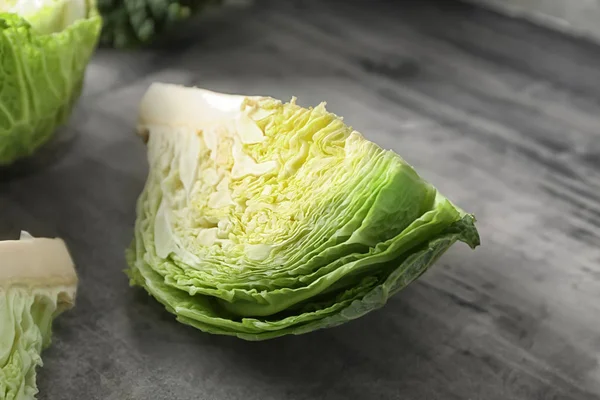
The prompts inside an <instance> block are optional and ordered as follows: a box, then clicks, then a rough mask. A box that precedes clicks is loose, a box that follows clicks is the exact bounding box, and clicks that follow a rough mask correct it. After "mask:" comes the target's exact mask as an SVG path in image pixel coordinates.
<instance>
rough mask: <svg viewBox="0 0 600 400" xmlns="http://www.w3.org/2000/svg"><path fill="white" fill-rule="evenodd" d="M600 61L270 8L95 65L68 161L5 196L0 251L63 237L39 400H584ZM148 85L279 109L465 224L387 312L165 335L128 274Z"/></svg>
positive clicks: (512, 38) (598, 380) (592, 305)
mask: <svg viewBox="0 0 600 400" xmlns="http://www.w3.org/2000/svg"><path fill="white" fill-rule="evenodd" d="M598 65H600V49H599V48H598V47H595V46H593V45H590V44H587V43H583V42H578V41H576V40H573V39H568V38H565V37H562V36H560V35H559V34H557V33H553V32H549V31H545V30H543V29H540V28H536V27H533V26H530V25H528V24H526V23H524V22H520V21H513V20H510V19H507V18H504V17H500V16H498V15H496V14H494V13H491V12H487V11H483V10H479V9H477V8H474V7H471V6H466V5H461V4H459V3H454V2H448V1H438V2H436V1H420V2H416V1H415V2H408V1H406V2H405V1H397V2H384V1H367V0H364V1H360V0H353V1H343V2H342V1H333V0H330V1H320V0H307V1H294V2H281V1H275V0H273V1H267V2H261V3H259V4H255V5H250V6H249V7H237V8H231V9H227V10H225V11H223V13H221V14H218V15H215V16H213V17H210V18H206V19H204V20H201V21H200V23H197V24H191V25H188V26H187V27H185V29H183V30H182V31H181V32H180V33H179V35H178V37H177V38H176V39H175V40H173V41H172V42H170V43H169V44H168V45H166V46H163V47H161V48H156V49H153V50H144V51H139V52H134V53H124V52H114V51H111V50H105V49H103V50H100V51H98V53H97V54H96V56H95V58H94V60H93V62H92V64H91V65H90V68H89V71H88V76H87V86H86V89H85V93H84V96H83V98H82V100H81V101H80V103H79V104H78V107H77V111H76V113H75V114H74V116H73V118H72V120H71V122H70V124H69V126H68V127H67V128H66V129H67V130H68V131H71V132H75V133H76V137H77V140H76V141H75V142H74V143H73V144H72V146H71V147H70V148H69V151H68V152H67V155H66V156H64V157H63V158H61V159H60V160H59V161H58V162H56V163H54V164H52V165H51V166H48V167H47V168H45V169H43V170H40V171H38V172H36V173H34V174H31V175H28V176H25V177H20V178H18V179H12V180H10V181H7V182H0V210H1V213H2V214H1V215H2V217H1V219H0V235H2V236H3V237H5V238H6V237H8V235H16V234H17V233H18V231H19V230H20V229H22V228H24V229H27V230H29V231H31V232H32V233H33V234H35V235H50V236H55V235H59V236H61V237H63V238H64V239H65V240H66V242H67V243H68V245H69V246H70V249H71V251H72V253H73V257H74V259H75V261H76V263H77V266H78V270H79V273H80V276H81V288H80V294H79V299H78V305H77V307H76V308H75V310H73V311H72V312H70V313H68V314H65V315H64V316H63V317H61V318H60V319H59V320H58V321H57V324H56V329H55V332H56V335H55V340H54V345H53V347H52V348H50V349H49V350H48V351H47V352H46V353H45V354H44V360H45V366H44V368H43V369H42V370H41V372H40V379H39V381H40V389H41V395H40V399H42V400H43V399H90V400H91V399H103V400H110V399H146V398H151V399H169V400H172V399H191V398H194V399H210V400H212V399H241V398H243V399H249V400H255V399H256V400H258V399H261V400H267V399H278V400H279V399H294V400H296V399H415V400H420V399H482V400H496V399H497V400H507V399H523V400H534V399H540V400H550V399H577V400H583V399H586V400H587V399H598V398H600V246H599V244H600V69H599V68H598ZM153 81H163V82H172V83H180V84H185V85H197V86H201V87H205V88H208V89H214V90H221V91H229V92H237V93H246V94H265V95H272V96H276V97H279V98H283V99H289V98H291V96H293V95H295V96H297V97H298V99H299V103H300V104H303V105H316V104H318V103H319V102H320V101H323V100H325V101H327V103H328V108H329V109H330V110H332V111H333V112H336V113H338V114H339V115H342V116H344V117H345V120H346V122H348V123H349V124H351V125H352V126H354V127H355V128H356V129H358V130H359V131H361V132H362V133H364V135H365V136H366V137H367V138H369V139H371V140H374V141H375V142H377V143H379V144H380V145H381V146H383V147H386V148H391V149H394V150H395V151H397V152H398V153H399V154H401V155H402V156H403V157H404V158H405V159H406V160H407V161H409V162H410V163H411V164H413V165H414V166H415V167H416V168H417V170H418V171H419V172H420V174H421V175H422V176H424V177H425V178H426V179H428V180H430V181H431V182H432V183H433V184H435V185H436V186H437V187H438V188H439V189H440V190H441V191H442V192H443V193H444V194H445V195H447V196H448V197H450V198H451V199H452V200H453V201H455V202H456V203H457V204H459V205H460V206H461V207H463V208H464V209H466V210H468V211H470V212H473V213H475V214H476V215H477V217H478V219H479V223H478V227H479V229H480V232H481V236H482V241H483V244H482V246H481V247H480V248H478V249H477V250H476V251H475V252H472V251H470V250H469V249H468V248H467V247H466V246H456V247H455V248H453V249H451V251H449V252H448V253H447V254H446V255H445V256H444V257H443V258H442V259H441V260H440V262H439V263H438V264H437V265H436V266H435V267H434V268H433V269H431V270H430V271H429V272H428V273H426V274H425V275H424V276H423V277H422V278H421V279H420V280H419V281H418V282H416V283H414V284H413V285H411V286H410V287H408V288H407V289H406V290H404V291H402V292H401V293H399V294H398V295H397V296H395V297H394V298H393V299H392V300H391V301H390V302H389V304H388V305H387V306H386V307H385V308H384V309H382V310H380V311H377V312H374V313H371V314H370V315H368V316H366V317H364V318H362V319H360V320H357V321H354V322H352V323H349V324H347V325H345V326H342V327H339V328H335V329H330V330H325V331H320V332H316V333H313V334H309V335H303V336H299V337H286V338H282V339H277V340H274V341H269V342H262V343H246V342H242V341H239V340H236V339H232V338H225V337H216V336H210V335H206V334H202V333H201V332H199V331H196V330H194V329H192V328H189V327H186V326H183V325H180V324H178V323H176V322H175V321H174V320H173V318H172V316H171V315H169V314H167V313H166V312H165V311H163V309H162V307H161V306H159V305H158V304H157V303H156V302H155V301H153V300H152V299H151V298H149V297H148V296H147V295H145V293H143V292H142V291H141V290H138V289H130V288H129V287H128V282H127V279H126V277H125V276H124V274H123V273H122V270H123V269H124V268H125V267H126V266H125V262H124V256H123V252H124V248H125V247H126V246H127V244H128V243H129V241H130V239H131V237H132V226H133V222H134V218H135V214H134V207H135V201H136V198H137V195H138V194H139V193H140V192H141V189H142V186H143V184H144V180H145V176H146V172H147V165H146V161H145V148H144V145H143V143H142V142H141V141H140V140H139V139H138V138H137V137H135V136H134V121H135V114H136V109H137V103H138V101H139V100H140V98H141V96H142V94H143V93H144V91H145V90H146V88H147V87H148V85H149V84H150V83H151V82H153Z"/></svg>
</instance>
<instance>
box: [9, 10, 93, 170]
mask: <svg viewBox="0 0 600 400" xmlns="http://www.w3.org/2000/svg"><path fill="white" fill-rule="evenodd" d="M63 3H64V2H56V5H55V6H56V8H52V7H48V8H42V9H41V10H40V11H39V12H38V13H36V14H33V15H28V16H27V19H25V18H23V17H22V16H19V15H17V14H11V13H1V12H0V165H3V164H9V163H12V162H13V161H15V160H17V159H18V158H21V157H24V156H28V155H31V154H32V153H33V152H34V151H35V150H36V149H37V148H39V147H40V146H41V145H43V144H44V143H46V142H47V141H48V140H49V139H50V138H51V137H52V136H53V134H54V132H55V131H56V129H57V127H59V126H61V125H63V124H64V123H65V122H66V121H67V120H68V118H69V115H70V113H71V109H72V108H73V105H74V103H75V102H76V101H77V99H78V98H79V95H80V93H81V90H82V85H83V79H84V74H85V70H86V67H87V64H88V61H89V59H90V57H91V55H92V53H93V51H94V48H95V46H96V43H97V40H98V36H99V32H100V28H101V19H100V17H99V15H98V14H97V11H96V9H95V7H94V3H93V2H91V1H90V2H88V3H87V7H88V9H87V10H86V15H85V18H83V19H76V20H72V17H73V16H74V15H75V14H73V10H72V9H69V8H68V7H66V6H64V4H63ZM69 10H70V11H69ZM0 11H1V10H0Z"/></svg>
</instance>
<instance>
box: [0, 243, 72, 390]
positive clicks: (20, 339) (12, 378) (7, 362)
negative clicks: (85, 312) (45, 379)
mask: <svg viewBox="0 0 600 400" xmlns="http://www.w3.org/2000/svg"><path fill="white" fill-rule="evenodd" d="M76 288H77V275H76V273H75V270H74V268H73V264H72V260H71V258H70V256H69V254H68V251H67V249H66V247H65V246H64V243H63V242H62V241H61V240H60V239H44V238H42V239H34V238H33V237H31V236H30V235H29V234H27V233H26V232H23V233H22V236H21V240H18V241H3V242H0V398H1V399H5V400H25V399H33V398H35V395H36V394H37V393H38V389H37V385H36V368H37V367H39V366H42V358H41V352H42V350H43V349H44V348H46V347H48V346H49V345H50V342H51V336H52V322H53V321H54V319H55V318H56V317H57V316H58V315H60V314H61V313H62V312H63V311H65V310H67V309H69V308H71V307H72V306H73V303H74V300H75V293H76Z"/></svg>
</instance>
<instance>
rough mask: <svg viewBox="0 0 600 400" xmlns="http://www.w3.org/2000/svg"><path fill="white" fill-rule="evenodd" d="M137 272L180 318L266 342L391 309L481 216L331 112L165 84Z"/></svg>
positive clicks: (150, 95)
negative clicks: (392, 301)
mask: <svg viewBox="0 0 600 400" xmlns="http://www.w3.org/2000/svg"><path fill="white" fill-rule="evenodd" d="M139 132H140V133H141V134H142V135H143V136H144V137H145V139H146V140H147V152H148V162H149V167H150V168H149V173H148V178H147V182H146V185H145V187H144V190H143V192H142V194H141V195H140V197H139V200H138V204H137V220H136V225H135V238H134V240H133V242H132V244H131V247H130V249H129V250H128V252H127V258H128V262H129V265H130V269H129V270H128V274H129V276H130V277H131V281H132V283H133V284H137V285H140V286H143V287H144V288H145V289H146V290H147V291H148V292H149V293H150V294H151V295H152V296H154V297H155V298H156V299H158V300H159V301H160V302H162V303H163V304H164V305H165V306H166V308H167V309H168V310H169V311H171V312H172V313H174V314H176V315H177V318H178V320H179V321H181V322H183V323H186V324H189V325H192V326H195V327H197V328H199V329H201V330H203V331H206V332H210V333H216V334H225V335H235V336H238V337H240V338H243V339H247V340H262V339H268V338H272V337H277V336H281V335H285V334H300V333H306V332H310V331H313V330H316V329H320V328H326V327H332V326H335V325H339V324H341V323H344V322H346V321H349V320H352V319H355V318H358V317H360V316H362V315H364V314H366V313H367V312H369V311H372V310H375V309H377V308H379V307H381V306H383V305H384V304H385V303H386V301H387V299H388V298H389V297H390V296H392V295H393V294H394V293H396V292H397V291H399V290H400V289H402V288H403V287H405V286H406V285H407V284H408V283H410V282H411V281H413V280H414V279H416V278H417V277H419V276H420V275H421V274H422V273H423V272H425V270H426V269H427V268H428V267H429V266H430V265H431V264H432V263H433V262H434V261H435V260H436V259H437V258H438V257H439V256H441V255H442V253H443V252H444V251H446V250H447V249H448V248H449V247H450V246H451V245H452V244H453V243H454V242H456V241H457V240H459V241H463V242H466V243H467V244H468V245H470V246H471V247H473V248H474V247H475V246H477V245H478V244H479V237H478V234H477V230H476V229H475V226H474V217H473V216H471V215H469V214H466V213H465V212H463V211H462V210H460V209H458V208H457V207H455V206H454V205H453V204H452V203H451V202H450V201H449V200H448V199H446V198H445V197H444V196H442V195H441V194H440V193H439V192H438V191H437V190H436V189H435V188H434V187H433V186H432V185H430V184H429V183H427V182H425V181H424V180H423V179H421V178H420V177H419V176H418V175H417V173H416V172H415V171H414V169H413V168H412V167H411V166H409V165H408V164H407V163H406V162H405V161H404V160H403V159H402V158H401V157H400V156H398V155H397V154H395V153H394V152H392V151H385V150H383V149H381V148H380V147H379V146H377V145H376V144H374V143H372V142H370V141H368V140H366V139H365V138H363V137H362V136H361V135H360V134H359V133H358V132H356V131H354V130H353V129H352V128H350V127H349V126H347V125H345V124H344V122H343V121H342V119H341V118H340V117H338V116H336V115H334V114H332V113H329V112H328V111H327V110H326V109H325V105H324V104H320V105H319V106H317V107H314V108H303V107H300V106H298V105H297V104H296V103H295V99H292V101H291V102H290V103H282V102H281V101H278V100H275V99H273V98H269V97H257V96H240V95H227V94H220V93H215V92H211V91H207V90H202V89H197V88H186V87H181V86H175V85H170V84H161V83H155V84H153V85H152V86H151V87H150V88H149V89H148V91H147V93H146V94H145V96H144V98H143V99H142V101H141V104H140V111H139Z"/></svg>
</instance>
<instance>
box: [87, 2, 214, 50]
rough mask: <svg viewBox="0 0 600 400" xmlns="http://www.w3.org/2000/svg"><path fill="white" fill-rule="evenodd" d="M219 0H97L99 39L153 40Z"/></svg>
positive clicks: (115, 42)
mask: <svg viewBox="0 0 600 400" xmlns="http://www.w3.org/2000/svg"><path fill="white" fill-rule="evenodd" d="M220 1H221V0H98V9H99V10H100V13H101V14H102V17H103V20H104V26H103V28H102V36H101V39H100V40H101V43H102V44H103V45H107V46H112V47H117V48H124V47H137V46H143V45H147V44H150V43H152V42H153V41H155V40H156V39H158V38H160V37H162V36H163V35H164V34H166V33H168V32H169V31H170V30H171V29H172V28H173V27H174V26H176V24H177V23H179V22H181V21H184V20H186V19H188V18H190V17H192V16H194V15H196V14H198V13H199V12H200V11H201V10H202V9H203V8H205V7H207V6H209V5H211V4H214V3H220Z"/></svg>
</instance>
